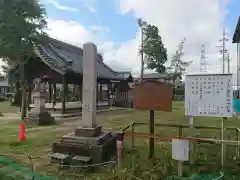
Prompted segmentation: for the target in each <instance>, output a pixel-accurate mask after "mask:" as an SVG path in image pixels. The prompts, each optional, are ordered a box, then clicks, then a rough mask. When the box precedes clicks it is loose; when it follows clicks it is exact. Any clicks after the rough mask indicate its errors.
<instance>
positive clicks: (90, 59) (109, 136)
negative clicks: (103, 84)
mask: <svg viewBox="0 0 240 180" xmlns="http://www.w3.org/2000/svg"><path fill="white" fill-rule="evenodd" d="M96 58H97V47H96V45H94V44H92V43H87V44H84V45H83V93H82V99H83V104H82V121H81V126H80V127H78V128H76V129H75V132H73V133H70V134H68V135H65V136H63V137H62V139H61V142H60V143H54V144H53V149H52V151H53V154H52V159H55V160H56V159H59V160H61V162H62V161H65V162H69V160H70V163H71V164H75V162H83V161H84V162H86V161H87V162H89V163H90V162H91V163H99V162H102V161H104V160H105V159H107V158H108V157H109V156H110V155H111V154H112V153H115V152H116V134H113V133H110V132H103V131H102V127H101V126H99V125H97V123H96V85H97V70H96ZM59 154H60V155H61V154H62V156H61V157H62V159H61V158H59V157H60V156H59Z"/></svg>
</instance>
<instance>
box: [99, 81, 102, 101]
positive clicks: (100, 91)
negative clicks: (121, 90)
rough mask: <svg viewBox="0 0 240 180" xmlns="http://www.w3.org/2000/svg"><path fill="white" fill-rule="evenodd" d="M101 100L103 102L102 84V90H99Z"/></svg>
mask: <svg viewBox="0 0 240 180" xmlns="http://www.w3.org/2000/svg"><path fill="white" fill-rule="evenodd" d="M99 94H100V95H99V96H100V97H99V99H100V101H102V100H103V95H102V84H100V89H99Z"/></svg>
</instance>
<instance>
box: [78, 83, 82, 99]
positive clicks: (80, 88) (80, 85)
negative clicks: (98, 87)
mask: <svg viewBox="0 0 240 180" xmlns="http://www.w3.org/2000/svg"><path fill="white" fill-rule="evenodd" d="M78 91H79V101H81V103H82V84H79V85H78Z"/></svg>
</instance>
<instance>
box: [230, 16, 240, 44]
mask: <svg viewBox="0 0 240 180" xmlns="http://www.w3.org/2000/svg"><path fill="white" fill-rule="evenodd" d="M232 42H233V43H239V42H240V16H239V17H238V22H237V25H236V28H235V31H234V34H233V38H232Z"/></svg>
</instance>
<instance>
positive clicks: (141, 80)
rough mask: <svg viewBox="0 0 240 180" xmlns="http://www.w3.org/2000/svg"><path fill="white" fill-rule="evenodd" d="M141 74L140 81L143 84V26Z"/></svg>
mask: <svg viewBox="0 0 240 180" xmlns="http://www.w3.org/2000/svg"><path fill="white" fill-rule="evenodd" d="M141 50H142V52H141V75H140V83H141V84H143V73H144V72H143V70H144V61H143V29H142V28H141Z"/></svg>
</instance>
